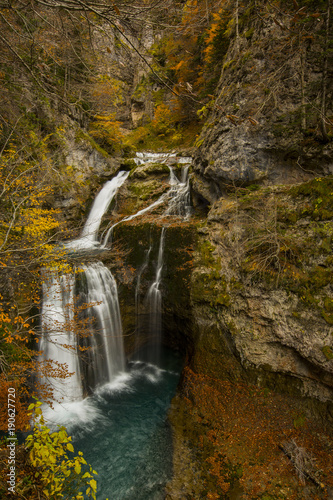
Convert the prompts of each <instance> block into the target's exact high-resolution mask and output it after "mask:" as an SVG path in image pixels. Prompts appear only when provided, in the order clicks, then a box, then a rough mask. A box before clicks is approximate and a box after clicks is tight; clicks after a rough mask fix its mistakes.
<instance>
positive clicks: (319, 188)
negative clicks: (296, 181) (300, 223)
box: [290, 175, 333, 220]
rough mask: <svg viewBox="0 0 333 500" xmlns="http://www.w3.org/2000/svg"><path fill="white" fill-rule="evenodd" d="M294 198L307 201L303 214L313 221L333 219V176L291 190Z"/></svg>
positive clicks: (314, 180)
mask: <svg viewBox="0 0 333 500" xmlns="http://www.w3.org/2000/svg"><path fill="white" fill-rule="evenodd" d="M290 194H291V196H292V197H293V198H299V197H302V198H304V199H305V200H306V201H307V205H306V206H304V207H303V209H302V211H301V214H300V215H302V216H303V217H308V216H310V217H311V218H312V219H313V220H328V219H332V218H333V176H331V175H330V176H327V177H319V178H316V179H313V180H311V181H308V182H305V183H303V184H300V185H298V186H294V187H292V188H291V189H290Z"/></svg>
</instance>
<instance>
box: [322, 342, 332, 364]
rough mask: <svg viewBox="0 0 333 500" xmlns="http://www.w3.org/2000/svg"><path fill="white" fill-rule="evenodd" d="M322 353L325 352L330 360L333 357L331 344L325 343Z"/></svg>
mask: <svg viewBox="0 0 333 500" xmlns="http://www.w3.org/2000/svg"><path fill="white" fill-rule="evenodd" d="M321 351H322V353H323V354H324V356H325V358H326V359H327V360H328V361H330V360H331V359H333V350H332V348H331V347H330V346H328V345H325V346H324V347H323V348H322V350H321Z"/></svg>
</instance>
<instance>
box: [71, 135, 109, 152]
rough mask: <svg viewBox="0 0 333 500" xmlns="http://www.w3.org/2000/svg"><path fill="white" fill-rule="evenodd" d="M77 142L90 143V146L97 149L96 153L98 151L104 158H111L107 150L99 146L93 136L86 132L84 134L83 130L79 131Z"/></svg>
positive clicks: (76, 137)
mask: <svg viewBox="0 0 333 500" xmlns="http://www.w3.org/2000/svg"><path fill="white" fill-rule="evenodd" d="M75 140H76V141H77V142H80V141H85V142H88V143H89V144H90V146H91V147H92V148H93V149H96V151H98V152H99V153H100V154H101V155H102V156H104V158H107V157H108V156H109V154H108V153H107V152H106V151H105V149H103V148H102V147H101V146H99V145H98V144H97V142H96V141H95V140H94V139H93V138H92V137H91V135H89V134H87V133H86V132H83V130H82V129H78V130H77V132H76V136H75Z"/></svg>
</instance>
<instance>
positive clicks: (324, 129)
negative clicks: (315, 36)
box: [321, 0, 331, 141]
mask: <svg viewBox="0 0 333 500" xmlns="http://www.w3.org/2000/svg"><path fill="white" fill-rule="evenodd" d="M330 17H331V0H328V3H327V11H326V27H325V41H324V60H323V77H322V91H321V132H322V135H323V139H324V140H325V141H329V137H328V134H327V127H326V89H327V73H328V42H329V31H330Z"/></svg>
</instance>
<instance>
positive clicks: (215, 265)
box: [191, 177, 333, 419]
mask: <svg viewBox="0 0 333 500" xmlns="http://www.w3.org/2000/svg"><path fill="white" fill-rule="evenodd" d="M320 185H321V186H322V188H323V191H324V192H326V193H327V195H326V196H327V197H325V199H324V197H323V198H320V197H319V195H318V191H317V192H316V190H317V186H320ZM331 187H332V177H327V178H322V179H316V180H313V181H309V182H308V183H305V184H300V185H298V186H295V187H288V186H279V187H271V188H267V187H266V188H257V189H256V190H255V191H251V189H245V188H244V189H240V190H238V191H237V192H236V193H235V192H234V193H229V195H228V197H221V198H220V199H219V200H218V201H216V202H215V203H214V204H213V206H212V208H211V210H210V212H209V214H208V218H207V220H206V221H205V222H204V223H203V225H202V227H199V228H198V233H199V242H198V246H197V253H196V255H197V257H196V266H195V270H194V272H193V275H192V287H191V290H192V295H191V296H192V305H193V317H194V320H193V332H194V338H195V345H196V348H195V355H194V358H193V366H194V367H195V368H196V369H197V370H199V372H203V373H207V374H209V375H210V376H213V377H216V376H218V377H222V378H224V377H226V378H228V379H230V380H240V379H246V380H248V381H252V382H255V383H257V384H259V385H261V386H267V387H270V388H272V389H275V390H276V391H277V392H280V393H287V394H292V395H295V396H296V395H298V396H302V397H303V396H305V397H310V398H314V399H316V400H318V401H321V402H327V403H328V408H331V406H332V401H333V338H332V333H333V330H332V324H333V321H332V319H333V318H332V314H331V312H332V304H333V290H332V272H331V271H332V249H331V244H332V230H333V226H332V212H331V209H329V211H327V212H326V210H324V209H323V210H321V209H319V206H320V205H321V204H322V203H323V204H324V205H323V206H326V207H327V208H328V206H332V205H331V204H332V192H331ZM319 189H320V188H319ZM305 193H307V194H305ZM318 203H319V206H318ZM323 414H326V413H325V412H323ZM326 417H328V418H329V419H331V418H332V414H331V410H328V413H327V414H326Z"/></svg>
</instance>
